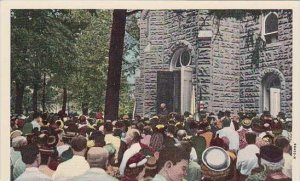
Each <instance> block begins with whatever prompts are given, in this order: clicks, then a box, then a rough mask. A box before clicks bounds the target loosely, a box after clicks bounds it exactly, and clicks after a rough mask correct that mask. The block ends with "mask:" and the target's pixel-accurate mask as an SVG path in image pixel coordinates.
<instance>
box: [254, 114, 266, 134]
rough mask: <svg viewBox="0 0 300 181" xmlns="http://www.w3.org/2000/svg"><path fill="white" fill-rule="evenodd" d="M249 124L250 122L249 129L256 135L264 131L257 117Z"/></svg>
mask: <svg viewBox="0 0 300 181" xmlns="http://www.w3.org/2000/svg"><path fill="white" fill-rule="evenodd" d="M251 122H252V126H251V128H252V130H253V131H255V132H257V133H261V132H264V131H265V128H264V126H263V125H262V123H261V120H260V119H259V118H258V117H254V118H252V119H251Z"/></svg>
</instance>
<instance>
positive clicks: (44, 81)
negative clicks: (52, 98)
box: [42, 73, 46, 112]
mask: <svg viewBox="0 0 300 181" xmlns="http://www.w3.org/2000/svg"><path fill="white" fill-rule="evenodd" d="M42 108H43V112H46V73H44V78H43V97H42Z"/></svg>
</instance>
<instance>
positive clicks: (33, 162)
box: [16, 144, 51, 181]
mask: <svg viewBox="0 0 300 181" xmlns="http://www.w3.org/2000/svg"><path fill="white" fill-rule="evenodd" d="M21 155H22V161H23V162H24V163H25V164H26V170H25V172H24V173H22V174H21V175H20V176H19V177H18V178H17V179H16V181H32V180H39V181H51V177H49V176H47V175H45V174H43V173H42V172H40V171H39V169H38V166H39V164H40V155H39V148H38V146H37V145H35V144H30V145H26V146H24V148H23V149H22V151H21Z"/></svg>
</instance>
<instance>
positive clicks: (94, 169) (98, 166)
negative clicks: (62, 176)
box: [72, 147, 118, 181]
mask: <svg viewBox="0 0 300 181" xmlns="http://www.w3.org/2000/svg"><path fill="white" fill-rule="evenodd" d="M87 161H88V163H89V165H90V167H91V168H90V169H89V170H87V171H86V172H85V173H84V174H83V175H80V176H77V177H74V178H73V179H72V181H82V180H84V181H94V180H103V181H104V180H105V181H117V180H118V179H116V178H114V177H112V176H110V175H108V174H107V173H106V171H105V170H106V167H107V165H108V151H107V150H106V149H104V148H101V147H92V148H90V149H89V151H88V153H87Z"/></svg>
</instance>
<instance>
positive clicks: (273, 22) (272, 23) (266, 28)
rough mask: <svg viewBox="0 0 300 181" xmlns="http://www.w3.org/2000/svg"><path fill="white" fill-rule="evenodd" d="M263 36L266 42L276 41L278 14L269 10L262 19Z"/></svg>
mask: <svg viewBox="0 0 300 181" xmlns="http://www.w3.org/2000/svg"><path fill="white" fill-rule="evenodd" d="M262 29H263V36H264V38H265V40H266V43H267V44H270V43H276V42H277V41H278V14H277V13H275V12H269V13H268V14H267V15H266V16H265V17H264V20H263V27H262Z"/></svg>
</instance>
